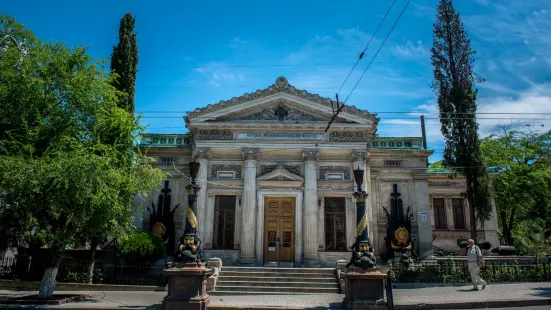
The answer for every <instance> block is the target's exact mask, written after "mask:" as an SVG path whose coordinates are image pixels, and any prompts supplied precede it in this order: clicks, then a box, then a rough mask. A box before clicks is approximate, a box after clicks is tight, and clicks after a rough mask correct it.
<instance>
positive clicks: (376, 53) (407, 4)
mask: <svg viewBox="0 0 551 310" xmlns="http://www.w3.org/2000/svg"><path fill="white" fill-rule="evenodd" d="M410 2H411V0H408V2H407V3H406V5H405V6H404V8H403V9H402V12H400V15H398V18H397V19H396V21H395V22H394V24H393V25H392V28H390V31H389V32H388V33H387V35H386V37H385V39H384V40H383V43H381V45H380V46H379V49H378V50H377V51H376V52H375V55H373V58H371V61H370V62H369V64H368V65H367V67H366V68H365V70H364V72H363V73H362V75H361V76H360V78H359V79H358V81H357V82H356V85H354V87H353V88H352V90H351V91H350V94H348V97H346V99H345V100H344V102H343V105H344V104H346V102H347V101H348V98H350V96H351V95H352V93H353V92H354V90H355V89H356V87H358V84H360V81H361V80H362V78H363V76H364V75H365V73H366V72H367V70H368V69H369V67H371V64H372V63H373V61H374V60H375V58H376V57H377V55H379V52H380V51H381V49H382V48H383V46H384V45H385V42H386V41H387V40H388V38H389V37H390V34H391V33H392V31H393V30H394V28H395V27H396V25H397V24H398V21H399V20H400V18H402V15H403V14H404V12H405V11H406V9H407V7H408V6H409V3H410Z"/></svg>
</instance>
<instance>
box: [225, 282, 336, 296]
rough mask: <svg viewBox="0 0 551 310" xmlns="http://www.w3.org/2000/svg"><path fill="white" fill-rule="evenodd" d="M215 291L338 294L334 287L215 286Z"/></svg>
mask: <svg viewBox="0 0 551 310" xmlns="http://www.w3.org/2000/svg"><path fill="white" fill-rule="evenodd" d="M216 291H229V292H295V293H325V294H327V293H339V288H338V286H337V285H335V287H334V288H325V287H304V286H303V287H282V286H272V287H262V286H226V285H218V283H217V284H216Z"/></svg>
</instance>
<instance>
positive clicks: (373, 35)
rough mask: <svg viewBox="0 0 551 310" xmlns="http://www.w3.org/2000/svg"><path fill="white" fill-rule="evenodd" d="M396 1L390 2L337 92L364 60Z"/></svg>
mask: <svg viewBox="0 0 551 310" xmlns="http://www.w3.org/2000/svg"><path fill="white" fill-rule="evenodd" d="M396 1H397V0H394V1H392V3H391V4H390V7H389V8H388V10H387V11H386V14H385V16H383V19H381V22H380V23H379V25H378V26H377V29H375V32H373V34H372V35H371V38H370V39H369V41H368V42H367V44H366V45H365V48H364V50H363V51H362V52H361V53H360V56H358V60H356V63H355V64H354V66H352V69H350V72H348V75H347V76H346V78H345V79H344V82H343V83H342V85H341V87H340V88H339V90H338V91H337V94H339V93H340V92H341V90H342V88H343V87H344V84H346V81H348V78H349V77H350V75H351V74H352V72H353V71H354V69H356V66H357V65H358V63H359V62H360V60H362V58H363V56H364V54H365V52H366V51H367V49H368V48H369V45H370V44H371V41H373V38H375V36H376V35H377V32H379V29H381V26H382V25H383V23H384V21H385V20H386V18H387V17H388V14H389V13H390V11H392V8H393V7H394V4H396Z"/></svg>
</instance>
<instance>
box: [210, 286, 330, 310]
mask: <svg viewBox="0 0 551 310" xmlns="http://www.w3.org/2000/svg"><path fill="white" fill-rule="evenodd" d="M326 294H327V293H311V292H249V291H247V292H239V291H222V290H216V291H209V295H211V296H233V295H326ZM210 308H211V306H209V309H210Z"/></svg>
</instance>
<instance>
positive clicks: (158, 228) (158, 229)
mask: <svg viewBox="0 0 551 310" xmlns="http://www.w3.org/2000/svg"><path fill="white" fill-rule="evenodd" d="M165 232H166V227H165V225H164V224H163V223H157V224H155V225H153V228H152V229H151V233H152V234H153V235H154V236H157V237H162V236H163V235H164V234H165Z"/></svg>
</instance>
